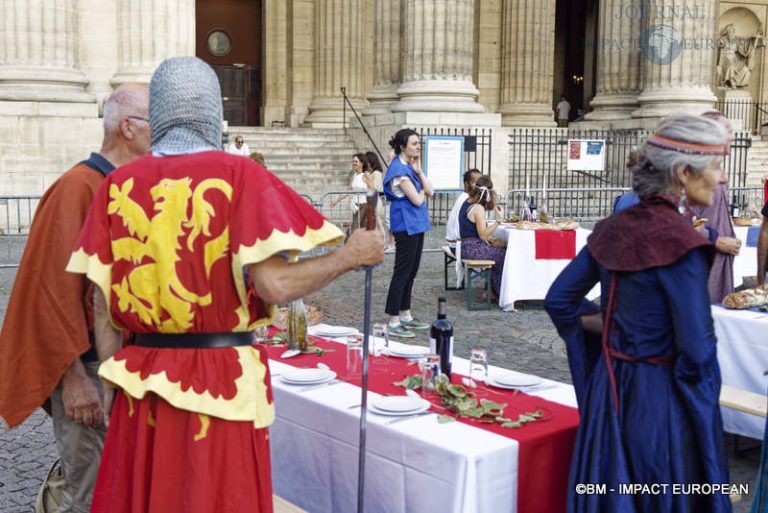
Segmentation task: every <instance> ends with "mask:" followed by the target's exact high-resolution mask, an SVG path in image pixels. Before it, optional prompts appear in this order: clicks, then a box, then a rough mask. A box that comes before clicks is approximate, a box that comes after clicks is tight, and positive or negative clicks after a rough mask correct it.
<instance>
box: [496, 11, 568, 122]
mask: <svg viewBox="0 0 768 513" xmlns="http://www.w3.org/2000/svg"><path fill="white" fill-rule="evenodd" d="M555 5H556V0H507V1H506V2H504V12H503V13H502V38H501V41H502V46H501V104H500V105H499V112H500V113H501V115H502V117H501V120H502V121H501V123H502V125H505V126H544V127H546V126H555V121H554V119H555V115H554V111H553V105H552V86H553V83H554V80H553V70H554V65H555V61H554V59H555V58H554V52H555V38H554V31H555Z"/></svg>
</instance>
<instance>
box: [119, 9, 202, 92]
mask: <svg viewBox="0 0 768 513" xmlns="http://www.w3.org/2000/svg"><path fill="white" fill-rule="evenodd" d="M184 55H195V2H194V0H117V60H118V62H117V72H116V73H115V74H114V76H113V77H112V79H111V80H110V83H111V84H112V85H113V86H114V87H117V86H119V85H120V84H125V83H129V82H142V83H149V79H150V78H151V77H152V73H153V72H154V71H155V68H157V65H158V64H160V62H161V61H162V60H163V59H166V58H168V57H178V56H184Z"/></svg>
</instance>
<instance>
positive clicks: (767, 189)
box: [763, 182, 768, 204]
mask: <svg viewBox="0 0 768 513" xmlns="http://www.w3.org/2000/svg"><path fill="white" fill-rule="evenodd" d="M766 203H768V182H765V183H764V184H763V204H766Z"/></svg>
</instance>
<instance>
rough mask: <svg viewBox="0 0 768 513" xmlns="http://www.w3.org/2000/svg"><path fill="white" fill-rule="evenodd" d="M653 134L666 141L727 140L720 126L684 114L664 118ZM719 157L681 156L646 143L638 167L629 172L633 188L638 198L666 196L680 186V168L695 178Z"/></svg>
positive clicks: (719, 124)
mask: <svg viewBox="0 0 768 513" xmlns="http://www.w3.org/2000/svg"><path fill="white" fill-rule="evenodd" d="M655 133H656V134H658V135H660V136H662V137H666V138H667V139H672V140H674V141H682V142H687V143H698V144H706V145H724V144H726V143H727V141H728V134H727V132H726V129H725V127H724V126H723V125H722V123H719V122H717V121H714V120H712V119H707V118H705V117H703V116H691V115H687V114H680V115H672V116H669V117H667V118H664V119H663V120H661V122H660V123H659V126H657V127H656V130H655ZM722 158H723V157H720V156H716V155H715V156H713V155H696V154H690V153H682V152H679V151H675V150H669V149H666V148H659V147H658V146H653V145H650V144H648V143H647V142H646V143H645V144H644V145H643V147H642V148H640V152H639V155H638V158H637V164H636V165H635V167H634V169H633V170H632V171H633V172H632V188H633V189H634V190H635V192H637V193H638V194H640V195H653V194H664V193H668V192H671V191H672V190H673V189H674V188H675V186H676V185H680V184H679V182H678V177H677V170H678V169H680V167H681V166H687V167H688V168H689V169H690V170H691V172H692V173H693V175H694V176H699V175H700V174H701V173H702V172H703V171H704V169H705V168H706V167H707V166H708V165H709V164H710V162H712V161H713V160H721V159H722Z"/></svg>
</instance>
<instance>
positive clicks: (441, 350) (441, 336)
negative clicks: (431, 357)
mask: <svg viewBox="0 0 768 513" xmlns="http://www.w3.org/2000/svg"><path fill="white" fill-rule="evenodd" d="M446 310H447V309H446V304H445V298H444V297H439V298H437V320H436V321H435V322H433V323H432V327H431V328H430V330H429V348H430V350H431V352H432V353H433V354H438V355H440V371H441V372H442V373H443V374H445V375H446V376H448V377H449V378H450V377H451V360H452V359H453V325H452V324H451V322H450V321H449V320H448V319H446Z"/></svg>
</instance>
